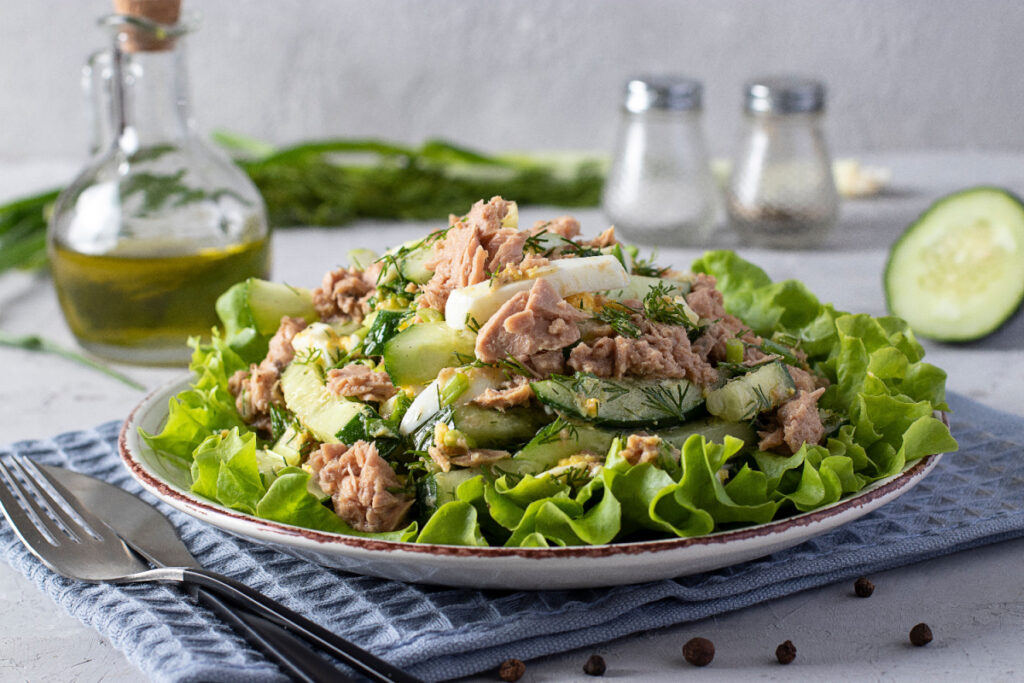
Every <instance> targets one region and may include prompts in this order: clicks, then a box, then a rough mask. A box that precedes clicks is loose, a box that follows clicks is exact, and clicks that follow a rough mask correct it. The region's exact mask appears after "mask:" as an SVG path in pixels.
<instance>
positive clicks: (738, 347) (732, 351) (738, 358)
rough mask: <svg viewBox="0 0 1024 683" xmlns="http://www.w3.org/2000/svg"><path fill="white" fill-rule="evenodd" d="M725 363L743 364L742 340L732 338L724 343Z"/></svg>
mask: <svg viewBox="0 0 1024 683" xmlns="http://www.w3.org/2000/svg"><path fill="white" fill-rule="evenodd" d="M725 362H727V363H742V362H743V340H742V339H737V338H736V337H733V338H732V339H727V340H726V341H725Z"/></svg>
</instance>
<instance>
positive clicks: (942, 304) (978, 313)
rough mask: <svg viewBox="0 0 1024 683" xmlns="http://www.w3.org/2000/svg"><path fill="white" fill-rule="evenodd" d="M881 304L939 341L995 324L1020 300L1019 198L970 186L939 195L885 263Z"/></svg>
mask: <svg viewBox="0 0 1024 683" xmlns="http://www.w3.org/2000/svg"><path fill="white" fill-rule="evenodd" d="M885 297H886V304H887V305H888V307H889V310H890V311H891V312H892V313H893V315H897V316H899V317H901V318H903V319H904V320H906V321H907V323H909V324H910V327H911V328H913V330H914V332H916V333H918V334H920V335H921V336H924V337H929V338H931V339H935V340H937V341H954V342H955V341H972V340H975V339H980V338H982V337H984V336H986V335H988V334H991V333H992V332H994V331H995V330H996V329H997V328H999V327H1000V326H1001V325H1002V324H1003V323H1005V322H1006V321H1007V320H1009V319H1010V318H1011V317H1012V316H1013V314H1014V312H1015V311H1016V310H1017V309H1018V308H1020V305H1021V301H1022V300H1024V203H1022V202H1021V199H1020V198H1019V197H1017V196H1016V195H1014V194H1013V193H1011V192H1009V191H1008V190H1005V189H1002V188H998V187H976V188H971V189H968V190H963V191H961V192H957V193H955V194H951V195H949V196H947V197H943V198H942V199H940V200H938V201H937V202H935V203H934V204H932V205H931V206H930V207H929V208H928V209H927V210H926V211H925V212H924V213H923V214H921V216H920V217H919V218H918V219H917V220H916V221H914V223H913V224H911V225H910V227H908V228H907V229H906V231H905V232H904V233H903V236H902V237H900V239H899V240H898V241H897V242H896V243H895V244H894V245H893V246H892V249H891V250H890V251H889V261H888V263H887V264H886V267H885Z"/></svg>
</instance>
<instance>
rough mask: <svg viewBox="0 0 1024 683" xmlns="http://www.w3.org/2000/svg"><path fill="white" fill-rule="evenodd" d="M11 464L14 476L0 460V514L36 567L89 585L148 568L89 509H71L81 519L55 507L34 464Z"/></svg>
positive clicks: (15, 460) (18, 461)
mask: <svg viewBox="0 0 1024 683" xmlns="http://www.w3.org/2000/svg"><path fill="white" fill-rule="evenodd" d="M11 463H12V465H13V469H14V470H15V472H16V474H17V475H18V476H15V473H12V472H11V470H10V469H8V468H7V467H6V466H5V465H4V464H3V462H2V461H0V473H2V474H3V477H4V479H5V480H6V484H7V485H6V486H0V509H2V511H3V514H4V517H6V518H7V521H8V522H9V523H10V525H11V528H13V529H14V533H15V534H17V536H18V538H20V539H21V541H22V543H24V544H25V547H27V548H28V549H29V551H30V552H31V553H32V554H33V555H35V556H36V557H37V558H39V561H40V562H42V563H43V564H44V565H46V566H47V567H49V568H50V569H52V570H53V571H55V572H57V573H58V574H61V575H62V576H67V577H69V578H74V579H78V580H80V581H87V582H90V583H97V582H102V581H111V580H115V579H118V578H121V577H123V576H124V575H126V574H135V573H141V572H145V571H146V570H148V569H149V567H148V565H146V564H145V563H143V562H142V561H141V560H140V559H138V558H137V557H136V556H135V555H134V554H133V553H132V552H131V551H130V550H129V549H128V547H127V546H126V545H125V544H124V541H122V540H121V539H120V537H119V536H118V535H117V534H116V533H114V531H113V530H112V529H111V528H110V527H109V526H107V525H106V524H104V523H103V522H101V521H100V520H99V519H96V518H95V517H94V516H93V515H92V514H91V513H90V512H89V511H88V510H84V509H75V514H76V516H77V517H78V518H79V519H75V517H73V516H72V515H71V514H69V513H68V511H67V509H66V508H65V505H66V501H65V504H61V503H60V502H58V501H57V499H56V498H54V496H53V495H51V493H50V491H48V490H47V487H46V486H44V485H42V480H43V477H42V476H39V475H38V472H36V473H30V472H29V468H31V469H35V466H34V465H31V464H29V465H26V464H23V462H22V459H21V458H12V459H11ZM47 483H49V482H47ZM19 499H20V500H19ZM68 507H70V506H68ZM44 533H45V534H46V535H45V536H44V535H43V534H44ZM47 537H48V538H47Z"/></svg>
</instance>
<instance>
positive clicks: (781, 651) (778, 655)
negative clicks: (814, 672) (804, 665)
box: [775, 640, 796, 664]
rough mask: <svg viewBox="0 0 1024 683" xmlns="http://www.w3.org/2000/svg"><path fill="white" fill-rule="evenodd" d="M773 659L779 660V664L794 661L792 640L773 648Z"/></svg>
mask: <svg viewBox="0 0 1024 683" xmlns="http://www.w3.org/2000/svg"><path fill="white" fill-rule="evenodd" d="M775 659H777V660H779V664H789V663H790V662H792V661H793V660H794V659H796V645H794V644H793V641H792V640H787V641H786V642H784V643H783V644H782V645H779V646H778V647H777V648H775Z"/></svg>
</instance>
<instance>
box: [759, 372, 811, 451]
mask: <svg viewBox="0 0 1024 683" xmlns="http://www.w3.org/2000/svg"><path fill="white" fill-rule="evenodd" d="M823 393H825V389H824V388H823V387H822V388H818V389H815V390H813V391H805V390H803V389H801V390H799V391H798V392H797V394H796V396H794V397H793V398H791V399H789V400H788V401H786V402H785V403H783V404H782V405H781V406H779V409H778V411H777V412H776V414H775V421H776V424H777V426H776V427H775V428H774V429H770V430H765V431H761V432H758V436H759V437H761V440H760V441H759V442H758V444H757V447H758V448H760V449H761V450H762V451H768V450H772V449H775V448H780V447H782V446H785V448H786V449H787V450H788V451H789V452H790V453H796V452H797V451H798V450H800V447H801V446H803V445H804V444H805V443H808V444H811V445H812V446H813V445H816V444H820V443H821V440H822V438H824V436H825V427H824V425H822V424H821V415H820V414H819V413H818V399H819V398H821V395H822V394H823Z"/></svg>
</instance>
